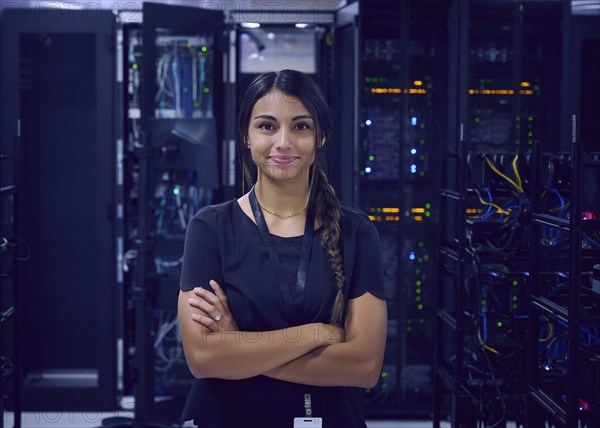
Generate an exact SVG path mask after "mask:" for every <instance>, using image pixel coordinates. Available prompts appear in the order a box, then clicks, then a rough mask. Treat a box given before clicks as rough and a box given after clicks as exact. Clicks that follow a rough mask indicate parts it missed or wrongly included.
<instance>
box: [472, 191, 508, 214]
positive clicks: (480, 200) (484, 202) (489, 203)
mask: <svg viewBox="0 0 600 428" xmlns="http://www.w3.org/2000/svg"><path fill="white" fill-rule="evenodd" d="M475 193H477V197H478V198H479V202H481V203H482V204H483V205H488V206H490V207H494V208H496V212H497V213H499V214H506V215H510V210H508V211H507V210H505V209H504V208H502V207H501V206H498V205H496V204H495V203H493V202H487V201H484V200H483V198H482V197H481V193H479V190H477V189H475Z"/></svg>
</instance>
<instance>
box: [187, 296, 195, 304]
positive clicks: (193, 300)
mask: <svg viewBox="0 0 600 428" xmlns="http://www.w3.org/2000/svg"><path fill="white" fill-rule="evenodd" d="M196 302H197V300H196V299H193V298H191V297H190V298H189V299H188V303H191V304H195V303H196Z"/></svg>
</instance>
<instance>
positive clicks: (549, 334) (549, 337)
mask: <svg viewBox="0 0 600 428" xmlns="http://www.w3.org/2000/svg"><path fill="white" fill-rule="evenodd" d="M542 318H543V319H544V320H545V321H546V323H547V324H548V337H545V338H543V339H539V340H538V342H547V341H549V340H550V339H551V338H552V336H553V335H554V325H553V324H552V323H551V322H550V320H549V319H548V318H547V317H545V316H543V315H542Z"/></svg>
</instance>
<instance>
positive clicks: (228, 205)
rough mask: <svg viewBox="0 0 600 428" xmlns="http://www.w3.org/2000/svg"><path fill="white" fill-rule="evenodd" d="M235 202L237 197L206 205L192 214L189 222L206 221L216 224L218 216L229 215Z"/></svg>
mask: <svg viewBox="0 0 600 428" xmlns="http://www.w3.org/2000/svg"><path fill="white" fill-rule="evenodd" d="M235 203H237V199H231V200H229V201H225V202H221V203H218V204H213V205H206V206H204V207H202V208H200V209H199V210H198V212H196V214H194V216H193V217H192V219H191V220H190V223H206V224H209V225H213V226H214V225H216V221H217V219H218V218H223V216H228V215H231V212H232V210H233V207H234V204H235Z"/></svg>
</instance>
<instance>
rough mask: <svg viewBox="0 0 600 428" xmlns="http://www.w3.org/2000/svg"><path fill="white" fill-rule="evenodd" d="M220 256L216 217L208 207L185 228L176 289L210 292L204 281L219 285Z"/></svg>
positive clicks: (220, 282)
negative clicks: (177, 287)
mask: <svg viewBox="0 0 600 428" xmlns="http://www.w3.org/2000/svg"><path fill="white" fill-rule="evenodd" d="M222 278H223V274H222V272H221V256H220V252H219V241H218V238H217V213H216V211H215V209H214V208H212V207H205V208H203V209H201V210H200V211H198V213H197V214H196V215H195V216H194V217H193V218H192V220H191V221H190V222H189V224H188V226H187V230H186V233H185V245H184V251H183V266H182V269H181V281H180V283H179V287H180V288H181V290H183V291H188V290H191V289H193V288H194V287H203V288H206V289H208V290H211V287H210V285H209V284H208V281H210V280H211V279H214V280H215V281H217V282H218V283H219V284H220V285H222V284H223V283H222Z"/></svg>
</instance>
